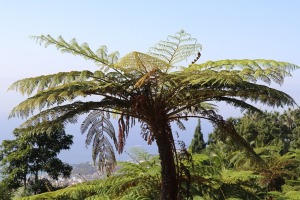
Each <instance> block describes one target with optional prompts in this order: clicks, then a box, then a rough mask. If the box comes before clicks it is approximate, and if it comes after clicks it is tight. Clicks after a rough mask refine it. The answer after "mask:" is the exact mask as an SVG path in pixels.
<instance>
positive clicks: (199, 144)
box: [190, 119, 206, 153]
mask: <svg viewBox="0 0 300 200" xmlns="http://www.w3.org/2000/svg"><path fill="white" fill-rule="evenodd" d="M205 147H206V143H205V141H204V139H203V133H202V131H201V121H200V119H198V124H197V126H196V129H195V132H194V138H193V140H192V142H191V145H190V150H191V151H192V153H200V152H201V151H202V150H203V149H205Z"/></svg>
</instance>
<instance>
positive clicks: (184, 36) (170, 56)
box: [149, 30, 202, 70]
mask: <svg viewBox="0 0 300 200" xmlns="http://www.w3.org/2000/svg"><path fill="white" fill-rule="evenodd" d="M201 48H202V47H201V45H200V44H198V43H197V40H196V39H195V38H192V37H191V35H190V34H188V33H186V32H185V31H183V30H181V31H179V32H177V33H176V34H175V35H174V36H169V37H168V38H167V40H166V41H160V42H159V43H158V44H156V45H155V47H153V48H150V50H149V55H152V56H154V57H157V58H159V59H161V60H163V61H165V62H167V63H169V66H170V67H169V68H171V66H172V65H174V64H175V63H178V62H181V61H183V60H186V59H188V58H189V57H190V56H192V55H194V54H196V53H197V52H199V51H200V50H201ZM169 68H168V69H169ZM168 69H167V70H168Z"/></svg>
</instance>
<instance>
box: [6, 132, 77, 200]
mask: <svg viewBox="0 0 300 200" xmlns="http://www.w3.org/2000/svg"><path fill="white" fill-rule="evenodd" d="M14 136H15V137H16V138H15V139H14V140H4V141H3V142H2V144H1V145H0V161H1V162H0V166H1V174H2V176H3V180H2V185H3V186H5V188H6V190H9V191H14V190H16V189H18V188H20V187H23V189H24V191H25V192H27V193H29V194H31V193H32V194H37V193H42V192H46V191H49V189H51V188H53V187H52V186H51V184H50V182H49V181H48V180H44V179H39V176H40V175H41V173H47V174H48V175H49V176H50V177H51V178H53V179H58V177H59V176H63V177H69V176H70V173H71V171H72V167H71V166H70V165H69V164H66V163H63V162H62V161H61V160H60V159H58V158H57V155H58V153H59V152H60V151H61V150H64V149H69V148H70V146H71V144H72V143H73V140H72V138H73V136H71V135H67V134H66V133H65V131H64V130H63V129H59V130H53V131H52V132H51V134H50V135H48V134H45V133H41V134H38V135H36V136H35V137H28V136H27V135H26V134H24V133H23V132H21V130H15V131H14ZM49 187H50V188H49Z"/></svg>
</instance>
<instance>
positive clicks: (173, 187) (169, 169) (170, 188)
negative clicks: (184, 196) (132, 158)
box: [155, 130, 178, 200]
mask: <svg viewBox="0 0 300 200" xmlns="http://www.w3.org/2000/svg"><path fill="white" fill-rule="evenodd" d="M155 139H156V143H157V146H158V152H159V157H160V162H161V178H162V183H161V198H162V199H163V200H177V199H178V180H177V174H176V165H175V160H174V152H173V147H172V146H173V136H172V134H171V133H168V131H166V130H164V131H163V132H159V133H158V134H157V135H156V138H155Z"/></svg>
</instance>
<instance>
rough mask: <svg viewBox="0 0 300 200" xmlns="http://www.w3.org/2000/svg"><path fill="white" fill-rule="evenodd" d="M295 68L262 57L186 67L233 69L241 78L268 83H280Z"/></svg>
mask: <svg viewBox="0 0 300 200" xmlns="http://www.w3.org/2000/svg"><path fill="white" fill-rule="evenodd" d="M296 69H299V67H298V66H297V65H294V64H291V63H288V62H277V61H274V60H263V59H256V60H247V59H245V60H219V61H215V62H213V61H207V62H206V63H203V64H194V65H192V66H190V68H186V70H188V71H189V70H190V71H205V70H213V71H216V72H222V71H224V70H225V71H230V72H232V71H234V72H235V73H236V74H238V75H239V76H240V77H241V78H242V79H243V80H246V81H251V82H255V81H258V80H260V81H263V82H266V83H268V84H270V83H271V81H273V82H275V83H278V84H282V83H283V80H284V77H287V76H291V71H293V70H296Z"/></svg>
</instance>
